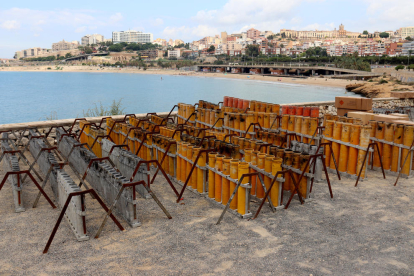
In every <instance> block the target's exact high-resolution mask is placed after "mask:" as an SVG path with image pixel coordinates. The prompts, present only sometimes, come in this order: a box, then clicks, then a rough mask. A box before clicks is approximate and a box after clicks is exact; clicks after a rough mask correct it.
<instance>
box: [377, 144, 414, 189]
mask: <svg viewBox="0 0 414 276" xmlns="http://www.w3.org/2000/svg"><path fill="white" fill-rule="evenodd" d="M413 147H414V140H413V143H412V144H411V147H410V149H409V150H408V152H407V155H406V156H405V159H404V162H403V164H402V166H401V168H400V170H399V172H398V176H397V179H396V180H395V183H394V186H397V183H398V180H399V179H400V176H401V172H402V169H403V168H404V166H405V163H406V162H407V160H408V156H410V154H411V151H412V150H413ZM380 159H381V158H380ZM381 166H382V163H381ZM408 174H410V172H409V173H408Z"/></svg>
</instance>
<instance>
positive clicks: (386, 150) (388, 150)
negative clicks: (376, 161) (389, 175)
mask: <svg viewBox="0 0 414 276" xmlns="http://www.w3.org/2000/svg"><path fill="white" fill-rule="evenodd" d="M393 139H394V124H393V123H385V130H384V140H385V141H387V142H392V141H393ZM391 160H392V146H391V145H388V144H383V146H382V165H383V166H384V170H389V169H391Z"/></svg>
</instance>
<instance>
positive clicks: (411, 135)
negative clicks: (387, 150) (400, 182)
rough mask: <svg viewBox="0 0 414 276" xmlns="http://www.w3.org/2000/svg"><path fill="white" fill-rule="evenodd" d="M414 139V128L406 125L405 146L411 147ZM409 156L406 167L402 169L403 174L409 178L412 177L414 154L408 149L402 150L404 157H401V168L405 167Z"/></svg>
mask: <svg viewBox="0 0 414 276" xmlns="http://www.w3.org/2000/svg"><path fill="white" fill-rule="evenodd" d="M413 139H414V126H412V125H405V126H404V138H403V145H404V146H406V147H411V145H412V144H413ZM407 154H408V158H407V161H406V162H405V164H404V167H403V168H402V170H401V172H402V174H404V175H406V176H409V175H410V165H411V162H412V159H413V154H412V152H409V150H408V149H403V150H402V155H401V165H400V167H401V166H402V165H403V163H404V161H405V158H406V156H407Z"/></svg>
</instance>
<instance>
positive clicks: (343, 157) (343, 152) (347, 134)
mask: <svg viewBox="0 0 414 276" xmlns="http://www.w3.org/2000/svg"><path fill="white" fill-rule="evenodd" d="M351 126H352V124H349V123H344V124H343V125H342V134H341V141H342V142H346V143H349V141H350V140H351ZM348 157H349V147H348V146H345V145H343V144H340V147H339V164H338V170H339V171H340V172H346V170H347V165H348V161H349V160H348Z"/></svg>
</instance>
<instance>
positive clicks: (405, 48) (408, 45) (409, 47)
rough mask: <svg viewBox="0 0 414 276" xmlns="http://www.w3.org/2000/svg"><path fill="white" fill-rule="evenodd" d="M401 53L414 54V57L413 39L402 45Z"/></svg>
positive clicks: (405, 54)
mask: <svg viewBox="0 0 414 276" xmlns="http://www.w3.org/2000/svg"><path fill="white" fill-rule="evenodd" d="M410 51H411V52H410ZM410 53H411V54H410ZM401 55H402V56H413V57H414V41H411V42H408V43H404V44H403V45H402V52H401Z"/></svg>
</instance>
